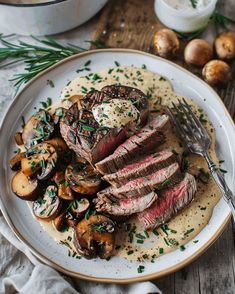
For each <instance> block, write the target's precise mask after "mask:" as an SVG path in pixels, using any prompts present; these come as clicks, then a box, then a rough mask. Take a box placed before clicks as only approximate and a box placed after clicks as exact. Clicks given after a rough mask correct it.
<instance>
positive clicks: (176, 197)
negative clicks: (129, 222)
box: [138, 173, 197, 228]
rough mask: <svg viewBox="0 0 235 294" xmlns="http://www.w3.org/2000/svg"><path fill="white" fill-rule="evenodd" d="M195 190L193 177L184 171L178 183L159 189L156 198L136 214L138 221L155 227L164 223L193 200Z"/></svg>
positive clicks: (146, 226) (148, 226) (146, 225)
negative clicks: (182, 177)
mask: <svg viewBox="0 0 235 294" xmlns="http://www.w3.org/2000/svg"><path fill="white" fill-rule="evenodd" d="M196 191H197V186H196V181H195V178H194V177H193V176H192V175H190V174H188V173H186V174H185V177H184V179H183V180H182V181H181V182H180V183H179V184H178V185H176V186H174V187H173V188H167V189H165V190H164V191H159V193H158V196H159V197H158V199H157V200H156V201H155V202H154V203H153V204H152V205H151V206H150V207H149V208H148V209H146V210H145V211H143V212H141V213H139V214H138V219H139V221H140V222H141V223H142V224H143V225H144V226H145V228H155V227H158V226H160V225H162V224H164V223H166V222H167V221H168V220H170V219H171V217H172V216H174V215H175V214H177V212H178V211H180V210H182V209H183V208H185V207H186V206H187V205H188V204H189V203H190V202H191V201H192V200H193V198H194V195H195V193H196Z"/></svg>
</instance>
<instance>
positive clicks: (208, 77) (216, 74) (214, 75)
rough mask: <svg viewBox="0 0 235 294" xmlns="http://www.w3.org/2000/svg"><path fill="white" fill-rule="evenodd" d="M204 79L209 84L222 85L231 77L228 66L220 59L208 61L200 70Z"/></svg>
mask: <svg viewBox="0 0 235 294" xmlns="http://www.w3.org/2000/svg"><path fill="white" fill-rule="evenodd" d="M202 75H203V78H204V80H205V81H206V82H207V83H208V84H210V85H212V86H213V85H221V84H222V85H223V84H226V83H228V82H229V80H230V79H231V77H232V72H231V68H230V66H229V65H228V64H227V63H226V62H224V61H222V60H217V59H215V60H211V61H209V62H208V63H207V64H206V65H205V66H204V67H203V70H202Z"/></svg>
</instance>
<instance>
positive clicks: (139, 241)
mask: <svg viewBox="0 0 235 294" xmlns="http://www.w3.org/2000/svg"><path fill="white" fill-rule="evenodd" d="M136 242H137V243H139V244H143V243H144V240H143V239H138V240H137V241H136Z"/></svg>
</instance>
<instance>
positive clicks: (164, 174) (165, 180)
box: [97, 162, 182, 198]
mask: <svg viewBox="0 0 235 294" xmlns="http://www.w3.org/2000/svg"><path fill="white" fill-rule="evenodd" d="M181 179H182V174H181V171H180V166H179V164H178V163H176V162H175V163H173V164H171V165H170V166H167V167H165V168H163V169H161V170H159V171H157V172H155V173H152V174H150V175H148V176H146V177H140V178H137V179H134V180H132V181H130V182H128V183H127V184H125V185H124V186H121V187H119V188H115V187H108V188H106V189H104V190H102V191H100V192H98V194H97V195H98V197H100V196H106V197H108V198H110V197H116V198H130V197H137V196H142V195H147V194H148V193H150V192H151V191H154V190H156V189H163V188H165V187H170V186H172V185H174V184H176V183H178V182H179V181H180V180H181Z"/></svg>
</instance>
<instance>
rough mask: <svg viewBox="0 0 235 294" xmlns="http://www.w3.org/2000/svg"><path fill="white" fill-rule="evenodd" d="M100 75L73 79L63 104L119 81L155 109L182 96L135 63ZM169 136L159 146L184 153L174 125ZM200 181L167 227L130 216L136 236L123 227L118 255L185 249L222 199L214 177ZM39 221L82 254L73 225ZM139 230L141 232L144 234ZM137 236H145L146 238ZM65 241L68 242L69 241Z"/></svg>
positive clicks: (142, 257) (196, 160) (150, 255)
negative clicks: (146, 225) (150, 227)
mask: <svg viewBox="0 0 235 294" xmlns="http://www.w3.org/2000/svg"><path fill="white" fill-rule="evenodd" d="M98 75H99V77H100V79H99V80H98V81H94V80H92V79H90V80H88V79H87V78H85V77H78V78H76V79H75V80H73V81H72V82H71V83H70V84H69V85H67V86H66V87H65V88H64V90H63V91H62V94H61V99H62V105H63V106H66V107H69V106H70V105H71V104H72V102H71V100H72V101H76V100H79V99H80V98H81V95H84V93H83V90H84V88H86V89H88V91H89V89H91V88H95V89H97V90H100V89H101V88H102V87H104V86H106V85H111V84H114V83H117V81H118V82H119V83H121V84H122V85H127V86H132V87H136V88H139V89H140V90H142V91H143V92H144V93H146V94H147V96H148V98H149V102H150V106H151V109H153V110H154V111H155V112H160V111H161V109H162V106H164V105H170V103H171V102H172V101H174V102H177V99H178V98H181V97H182V96H180V95H178V94H176V93H174V92H173V91H172V87H171V84H170V83H169V81H168V80H167V79H165V78H164V77H161V76H160V75H158V74H154V73H152V72H149V71H147V70H143V69H137V68H134V67H116V68H113V69H112V71H111V73H110V69H107V70H103V71H100V72H99V73H98ZM185 99H187V98H185ZM187 100H188V101H189V102H190V104H192V105H193V106H194V109H195V111H197V112H198V115H202V110H200V109H198V106H197V105H196V104H195V103H193V102H192V101H191V100H189V99H187ZM204 118H205V119H206V115H204ZM205 127H206V128H207V130H208V132H209V134H210V136H211V139H212V144H211V148H210V150H209V153H210V155H211V157H212V159H213V160H214V161H215V162H216V163H218V158H217V156H216V153H215V132H214V129H213V128H212V126H211V124H210V123H209V122H207V123H206V124H205ZM166 138H167V140H166V142H165V143H164V145H162V146H161V147H160V149H164V148H166V147H170V148H172V149H175V150H176V151H177V152H178V153H182V151H183V148H182V146H181V144H180V142H179V139H178V137H177V136H176V134H175V132H174V130H173V128H171V129H170V130H168V133H167V134H166ZM187 159H188V161H189V163H190V168H194V169H195V168H196V169H199V168H204V169H205V170H206V171H208V168H207V164H206V162H205V161H204V159H203V158H202V157H200V156H197V155H190V156H188V158H187ZM197 185H198V191H197V193H196V196H195V199H194V201H193V202H192V203H191V204H190V205H189V206H188V207H186V208H185V209H184V210H183V211H181V212H180V213H179V214H178V215H177V216H176V217H174V218H173V219H172V220H170V221H169V222H168V223H167V226H166V227H163V228H164V229H162V228H159V229H158V230H156V231H154V233H153V232H151V231H149V232H147V233H146V232H144V229H143V228H141V227H140V225H139V223H138V221H137V220H136V219H135V218H132V219H130V220H128V221H127V223H129V226H131V224H132V226H133V225H135V226H136V230H135V233H133V234H131V235H132V237H133V240H132V243H131V242H129V241H130V240H128V239H129V237H128V233H127V232H124V231H125V229H121V230H120V232H119V233H118V235H117V244H116V245H117V246H116V247H117V250H116V252H115V255H118V256H122V257H124V258H127V259H129V260H139V261H147V260H148V261H152V262H154V259H155V258H156V257H158V256H159V255H162V254H164V253H167V252H170V251H173V250H175V249H178V248H181V249H182V250H184V247H182V246H183V245H184V244H186V243H187V242H189V241H190V240H192V239H194V238H195V237H196V236H197V235H198V233H199V232H200V231H201V230H202V229H203V228H204V227H205V226H206V225H207V223H208V222H209V220H210V218H211V214H212V211H213V208H214V206H215V205H216V203H217V202H218V201H219V199H220V191H219V189H218V187H217V185H216V184H215V183H214V181H213V180H212V178H211V177H210V179H209V182H208V184H203V183H201V182H199V181H198V182H197ZM40 222H41V224H42V226H43V228H44V229H45V230H46V231H47V232H48V233H49V234H50V235H51V236H53V237H54V238H55V239H56V240H57V241H58V242H60V241H61V240H62V241H63V242H67V243H68V244H69V246H70V247H71V248H69V255H74V254H75V256H76V257H77V258H79V257H78V256H77V255H76V253H74V248H73V245H72V242H73V240H72V235H73V232H72V229H69V231H68V232H65V233H60V232H58V231H56V229H55V228H54V227H53V225H52V224H51V223H48V222H45V221H40ZM138 234H140V235H141V237H140V235H138ZM129 236H130V232H129ZM141 238H142V239H141ZM138 240H143V242H142V241H141V242H140V241H138ZM194 242H195V243H197V242H200V240H199V241H198V240H197V239H195V240H194ZM141 243H143V244H141ZM65 245H66V246H68V245H67V244H65ZM186 249H187V247H186Z"/></svg>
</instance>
